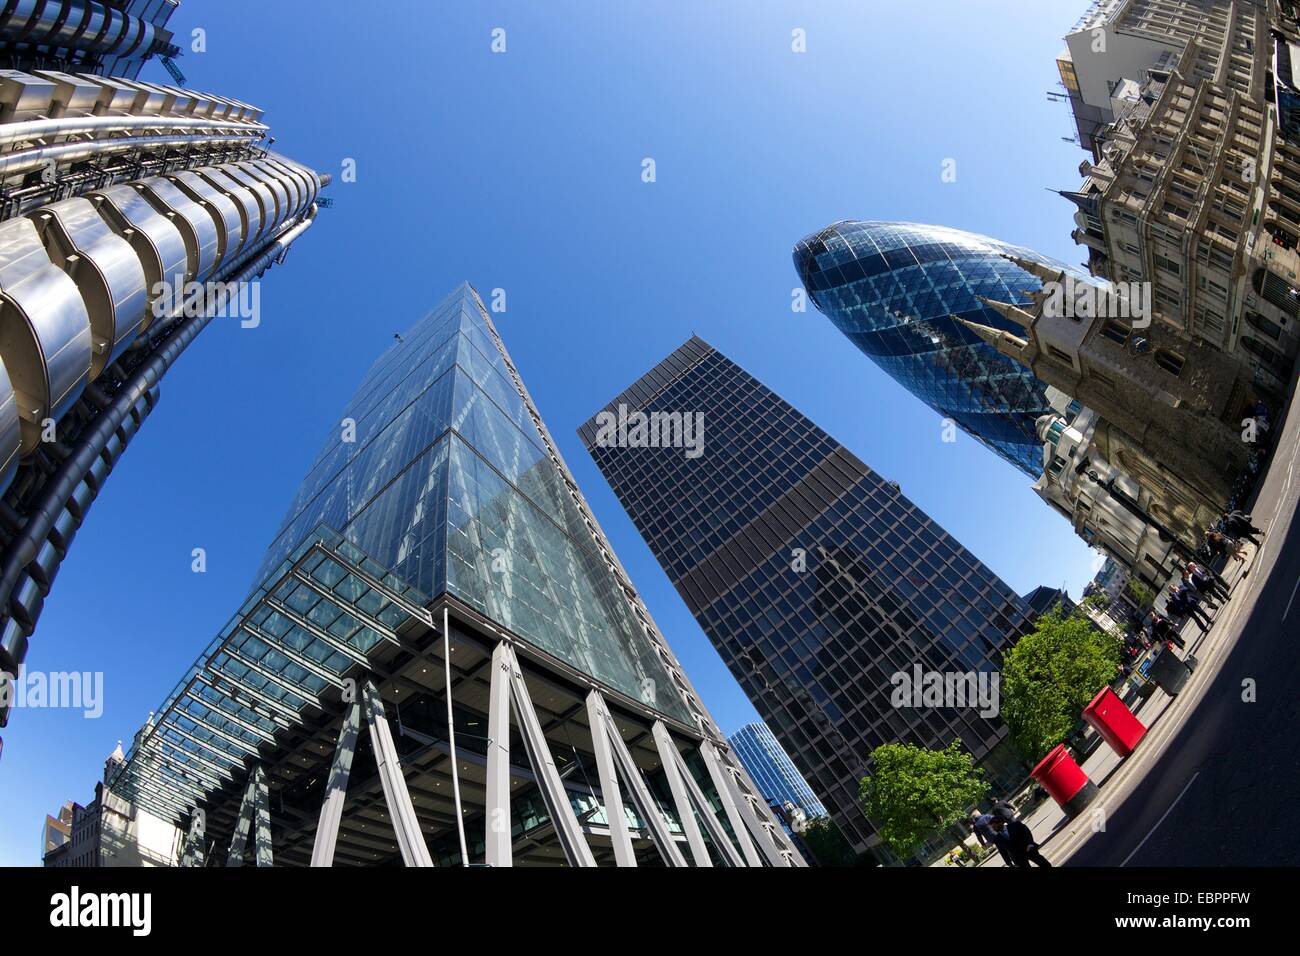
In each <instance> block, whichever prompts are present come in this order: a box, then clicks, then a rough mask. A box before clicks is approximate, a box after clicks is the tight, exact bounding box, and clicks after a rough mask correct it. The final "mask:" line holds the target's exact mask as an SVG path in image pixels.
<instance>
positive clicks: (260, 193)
mask: <svg viewBox="0 0 1300 956" xmlns="http://www.w3.org/2000/svg"><path fill="white" fill-rule="evenodd" d="M199 172H201V173H203V174H204V175H210V174H213V173H216V172H220V174H221V175H222V176H223V177H225V179H226V180H227V181H229V182H232V183H234V184H236V185H238V186H242V187H243V188H245V189H247V190H248V191H249V192H250V193H251V194H252V196H253V198H254V199H255V200H256V202H257V207H258V210H259V216H260V221H261V226H260V228H259V233H258V236H257V238H261V235H262V234H265V233H269V232H270V230H271V228H272V227H273V226H274V225H275V223H276V218H275V216H276V208H277V205H276V199H275V194H274V193H273V192H272V191H271V187H270V186H268V185H267V184H266V183H264V182H262V181H261V180H260V179H258V178H257V177H256V176H250V175H249V174H248V173H247V172H245V171H244V170H242V169H240V168H239V167H238V166H236V165H234V164H233V163H227V164H226V165H224V166H205V167H204V168H203V169H201V170H199Z"/></svg>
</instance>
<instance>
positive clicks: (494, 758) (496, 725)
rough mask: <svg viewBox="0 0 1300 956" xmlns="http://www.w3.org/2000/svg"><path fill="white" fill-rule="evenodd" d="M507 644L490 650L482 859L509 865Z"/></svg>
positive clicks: (508, 689)
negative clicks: (485, 815)
mask: <svg viewBox="0 0 1300 956" xmlns="http://www.w3.org/2000/svg"><path fill="white" fill-rule="evenodd" d="M507 647H508V645H506V643H505V642H504V641H503V642H502V643H500V644H498V645H497V646H496V649H495V650H493V651H492V689H491V691H490V693H489V696H488V754H487V817H486V820H485V826H486V831H485V833H484V847H485V850H486V853H485V857H484V862H485V863H487V865H488V866H511V865H512V863H513V857H512V854H511V843H510V840H511V836H510V658H509V656H508V655H507Z"/></svg>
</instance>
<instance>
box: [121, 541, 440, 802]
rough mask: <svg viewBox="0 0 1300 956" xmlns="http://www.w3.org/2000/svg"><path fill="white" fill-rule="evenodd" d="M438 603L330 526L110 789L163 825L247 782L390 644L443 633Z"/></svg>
mask: <svg viewBox="0 0 1300 956" xmlns="http://www.w3.org/2000/svg"><path fill="white" fill-rule="evenodd" d="M427 603H428V598H427V597H426V596H425V595H423V594H422V593H420V592H419V591H417V590H416V589H415V588H413V587H411V586H410V585H408V584H406V583H405V582H404V581H402V580H400V579H399V578H398V577H397V576H396V575H394V574H392V573H391V572H390V571H388V570H387V569H386V568H384V567H383V566H382V565H380V564H378V563H377V562H376V561H374V560H373V559H371V558H370V557H368V556H367V555H366V554H364V553H363V552H362V551H361V550H360V549H359V548H357V547H356V545H354V544H352V543H351V542H349V541H347V540H345V539H344V538H343V537H342V536H341V535H339V534H338V533H337V532H336V531H334V530H332V529H331V528H329V527H327V526H325V525H320V526H318V527H317V528H316V529H315V531H314V532H312V534H310V535H309V536H308V537H307V538H306V539H305V540H304V541H303V543H302V544H300V545H299V546H298V547H297V548H296V549H295V550H294V551H293V552H292V553H291V554H290V555H289V556H288V557H287V558H285V559H284V560H283V561H282V562H281V563H280V565H279V566H278V567H277V568H276V569H275V570H274V571H272V572H271V574H270V575H268V576H267V577H266V578H265V579H264V580H263V582H262V583H261V584H260V585H259V586H258V587H257V588H255V589H254V590H253V592H252V594H250V595H249V597H248V600H247V601H246V602H245V603H244V606H243V607H242V608H240V610H239V611H238V612H237V613H236V614H235V615H234V617H232V618H231V620H230V622H229V623H228V624H227V625H226V626H225V627H224V628H223V629H222V631H221V633H220V634H218V635H217V637H216V638H214V639H213V641H212V643H211V644H209V645H208V647H207V648H206V649H205V650H204V652H203V653H202V654H201V655H200V656H199V659H198V660H197V661H196V662H195V663H194V665H193V666H192V667H191V668H190V669H189V670H188V671H187V672H186V674H185V677H184V678H182V679H181V681H180V683H178V684H177V685H176V687H175V688H174V689H173V691H172V692H171V694H170V695H168V697H167V699H166V700H165V701H164V702H163V704H162V706H161V707H160V708H159V709H158V711H157V712H156V713H155V714H154V716H153V717H152V718H151V721H150V723H149V724H148V725H146V727H144V728H143V729H142V730H141V732H140V734H139V735H137V738H136V741H135V743H134V744H133V745H132V747H131V750H130V752H129V753H128V755H127V759H126V762H125V763H124V764H123V765H122V767H121V768H120V769H119V770H118V772H117V774H116V775H115V776H114V777H113V778H112V779H111V780H110V781H109V784H110V786H111V788H112V789H113V790H114V792H116V793H117V794H118V795H119V796H122V797H124V798H127V799H130V800H132V801H134V802H136V803H139V804H140V805H142V806H144V807H146V808H148V809H149V811H150V812H152V813H154V814H156V815H158V816H160V817H161V818H163V819H166V820H171V821H172V822H174V823H179V822H180V820H181V818H182V816H184V815H185V814H186V813H187V812H188V810H189V809H190V808H192V807H194V806H195V805H196V804H197V803H198V802H199V801H200V800H203V799H205V798H207V797H208V796H209V795H210V794H212V793H213V792H214V791H215V790H218V789H221V788H222V787H224V786H226V785H227V784H231V783H233V782H234V781H235V779H236V778H239V779H242V778H243V776H244V771H245V763H244V761H245V759H246V758H250V757H253V758H256V757H257V755H258V754H259V748H261V747H262V746H263V745H264V744H273V743H274V741H275V734H276V732H277V731H281V730H288V729H292V728H295V727H297V726H298V725H300V724H301V723H302V715H303V712H304V710H305V708H307V707H308V706H309V705H319V704H320V698H321V694H322V693H324V692H325V691H326V690H328V689H330V688H333V689H338V688H341V687H343V686H344V681H345V680H347V679H348V677H349V675H350V674H351V673H352V672H353V671H356V672H357V673H360V672H361V671H363V670H366V669H368V667H369V663H370V657H371V655H372V653H373V652H374V651H375V649H376V648H377V647H379V646H380V645H385V644H388V645H393V646H396V645H398V644H400V640H399V637H398V634H399V633H401V632H404V631H405V630H407V629H409V628H411V627H424V628H428V629H432V628H433V621H432V618H431V617H430V616H429V613H428V612H427V611H426V610H424V608H425V605H426V604H427Z"/></svg>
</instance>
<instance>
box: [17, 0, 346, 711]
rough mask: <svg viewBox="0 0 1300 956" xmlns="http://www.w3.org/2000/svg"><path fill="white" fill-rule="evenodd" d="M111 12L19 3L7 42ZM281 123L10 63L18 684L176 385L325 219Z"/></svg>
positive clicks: (313, 178)
mask: <svg viewBox="0 0 1300 956" xmlns="http://www.w3.org/2000/svg"><path fill="white" fill-rule="evenodd" d="M100 6H101V5H100V4H96V3H80V4H78V3H62V4H59V3H52V2H46V3H35V4H32V3H17V4H15V3H8V4H6V5H5V6H4V9H3V11H0V33H2V34H3V35H4V36H5V37H7V38H12V37H13V36H14V35H16V34H15V31H19V32H21V31H20V30H19V27H18V26H16V24H19V22H20V21H21V20H22V18H23V17H24V16H26V15H27V14H30V15H31V17H32V18H34V19H31V20H28V21H26V26H25V27H23V28H22V29H23V30H26V32H25V33H23V34H22V35H23V36H25V37H27V38H28V39H29V40H30V39H32V38H33V37H36V36H37V33H34V32H33V30H34V29H35V27H34V26H33V25H34V24H36V25H39V23H44V22H45V21H44V19H42V18H45V17H47V15H49V14H51V11H54V10H55V8H59V9H61V10H62V11H63V13H64V14H65V16H63V18H62V19H60V20H59V23H62V24H64V25H68V24H74V23H75V24H76V25H77V29H78V30H79V31H80V32H79V33H77V36H78V37H81V38H82V39H84V38H85V37H86V36H88V35H89V34H88V33H87V32H86V31H87V30H89V29H91V27H92V26H93V25H94V23H96V22H98V21H96V20H95V19H94V17H93V16H92V14H94V15H95V16H97V15H98V13H96V11H97V10H98V8H100ZM117 6H118V7H123V6H125V8H130V9H135V7H137V6H145V7H149V8H150V9H152V8H154V7H158V8H159V9H158V10H154V11H153V12H154V13H159V11H160V10H161V11H162V12H168V11H169V9H170V7H169V6H168V5H166V4H163V5H161V6H160V5H158V4H144V5H138V4H127V5H121V4H119V5H117ZM163 8H166V9H163ZM100 12H102V11H100ZM73 14H75V17H74V16H73ZM83 14H84V16H83ZM124 16H130V14H129V12H128V11H125V10H117V9H114V10H111V11H110V12H109V13H108V14H107V20H106V21H104V23H101V24H100V26H105V24H107V25H108V26H107V27H105V28H106V29H107V28H108V27H112V28H113V29H117V27H114V26H113V25H114V24H116V25H118V26H121V25H122V24H124V23H126V21H125V20H123V19H122V18H123V17H124ZM38 21H39V23H38ZM83 27H84V28H85V29H82V28H83ZM136 27H138V28H139V29H140V30H143V29H144V27H143V26H142V25H140V24H136ZM136 27H132V29H135V28H136ZM51 29H53V27H51ZM95 29H97V30H98V29H99V28H98V27H96V28H95ZM38 32H39V31H38ZM75 39H76V38H75V37H74V38H73V40H75ZM69 42H73V41H72V40H70V41H69ZM76 42H80V41H76ZM62 43H63V41H59V42H58V43H55V46H56V47H58V48H59V49H62V48H63V47H62V46H61V45H60V44H62ZM73 45H74V46H75V43H74V44H73ZM6 49H8V50H10V51H11V52H12V51H13V50H14V49H15V47H13V46H12V44H9V45H7V46H6ZM43 49H44V48H43ZM115 49H116V48H115ZM133 49H134V48H133ZM47 52H48V51H47ZM118 52H119V53H120V54H121V55H122V56H126V51H125V50H120V51H118ZM15 55H16V54H15ZM51 55H53V54H51ZM60 62H61V63H67V62H69V60H68V58H67V57H65V58H64V59H63V60H61V61H60ZM95 65H96V68H99V69H101V70H107V69H108V68H109V67H110V66H111V64H109V63H107V62H106V61H96V64H95ZM137 65H138V64H137ZM69 68H70V67H69ZM261 116H262V111H261V110H259V109H257V108H256V107H253V106H250V105H248V104H247V103H242V102H239V101H236V100H231V99H227V98H225V97H221V96H215V95H212V94H207V93H201V92H198V91H195V90H184V89H179V88H176V87H169V86H158V85H155V84H150V83H143V82H137V81H134V80H130V79H125V78H115V79H114V78H108V77H106V76H100V75H96V74H95V73H90V72H81V73H67V72H60V71H58V70H52V69H42V68H38V67H35V66H33V67H31V72H23V71H20V70H15V69H9V70H0V681H3V680H7V679H8V678H7V677H6V676H5V675H7V674H14V673H17V669H18V668H19V667H20V666H21V665H22V663H23V660H24V658H25V657H26V654H27V647H28V642H29V638H30V637H31V635H32V633H33V632H34V630H35V628H36V621H37V619H38V617H39V616H40V613H41V609H42V607H43V605H44V601H45V598H46V597H47V596H48V595H49V593H50V589H51V587H52V585H53V581H54V578H55V576H56V575H57V573H58V569H59V566H60V564H61V562H62V561H63V559H64V557H65V555H66V554H67V552H68V548H69V546H70V545H71V542H72V539H73V537H74V536H75V535H76V533H77V530H78V528H79V527H80V526H81V524H82V522H83V521H84V520H85V517H86V512H87V509H88V508H89V507H90V505H91V504H92V502H93V501H94V500H95V498H96V496H97V495H98V494H99V493H100V491H101V489H102V488H103V485H104V482H105V480H106V479H107V477H108V475H109V473H110V472H111V471H112V470H113V468H114V466H115V465H116V463H117V461H118V459H119V458H120V456H121V454H122V453H123V451H124V450H125V448H126V446H127V444H128V443H129V442H130V441H131V439H132V438H133V437H134V435H135V434H136V431H137V430H138V428H139V427H140V425H141V424H142V423H143V421H144V419H145V418H146V417H148V415H149V414H150V413H151V411H152V410H153V408H154V405H155V404H156V402H157V400H158V394H159V392H158V382H159V380H160V379H161V378H162V376H163V375H164V374H165V373H166V371H167V370H168V369H169V368H170V367H171V365H172V364H173V363H174V362H175V361H176V359H177V358H178V357H179V356H180V355H181V353H182V352H183V351H184V349H185V348H186V347H187V346H188V345H189V343H190V342H191V341H193V339H194V338H195V336H197V335H198V333H199V332H200V331H202V329H203V328H204V327H205V326H206V325H207V323H208V322H209V321H210V320H211V319H212V318H213V317H214V316H216V315H218V314H222V315H224V314H228V313H229V312H230V311H231V310H230V309H229V308H226V307H224V306H225V303H226V299H225V298H223V297H222V294H221V293H223V292H224V293H226V294H231V295H234V296H235V297H236V298H237V299H238V298H239V290H240V289H241V288H243V287H245V286H247V285H248V284H249V283H252V282H254V281H256V280H257V279H258V278H259V277H260V276H261V275H262V273H264V272H265V271H266V270H267V269H269V268H270V267H271V266H272V265H274V264H275V263H277V262H279V261H280V260H281V259H282V258H283V256H284V254H285V252H286V251H287V250H288V248H289V247H290V245H292V243H293V242H294V241H295V240H296V239H297V238H298V237H299V236H300V235H302V234H303V233H304V232H305V231H306V230H307V228H308V227H309V226H310V225H311V223H312V221H313V219H314V217H315V215H316V208H317V197H318V194H319V191H320V189H321V187H322V186H323V185H324V183H325V182H326V181H327V178H326V177H321V176H319V175H317V174H316V173H315V172H313V171H312V170H310V169H307V168H306V167H304V166H300V165H299V164H297V163H295V162H293V161H291V160H289V159H286V158H284V157H282V156H279V155H277V154H275V153H272V152H270V151H269V150H268V148H267V135H268V127H267V126H266V125H265V124H264V123H262V122H261ZM213 284H220V285H219V286H217V285H213ZM6 720H7V711H3V710H0V726H3V725H4V724H5V722H6Z"/></svg>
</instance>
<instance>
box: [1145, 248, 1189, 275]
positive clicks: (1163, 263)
mask: <svg viewBox="0 0 1300 956" xmlns="http://www.w3.org/2000/svg"><path fill="white" fill-rule="evenodd" d="M1151 258H1152V259H1153V260H1154V261H1155V264H1156V268H1157V269H1163V270H1164V271H1165V272H1168V273H1169V274H1170V275H1172V276H1176V275H1179V274H1180V273H1181V271H1182V270H1181V267H1180V266H1179V265H1178V263H1177V262H1175V261H1174V260H1173V259H1167V258H1165V257H1164V256H1162V255H1161V254H1160V253H1158V252H1157V253H1154V254H1153V255H1152V257H1151Z"/></svg>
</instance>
